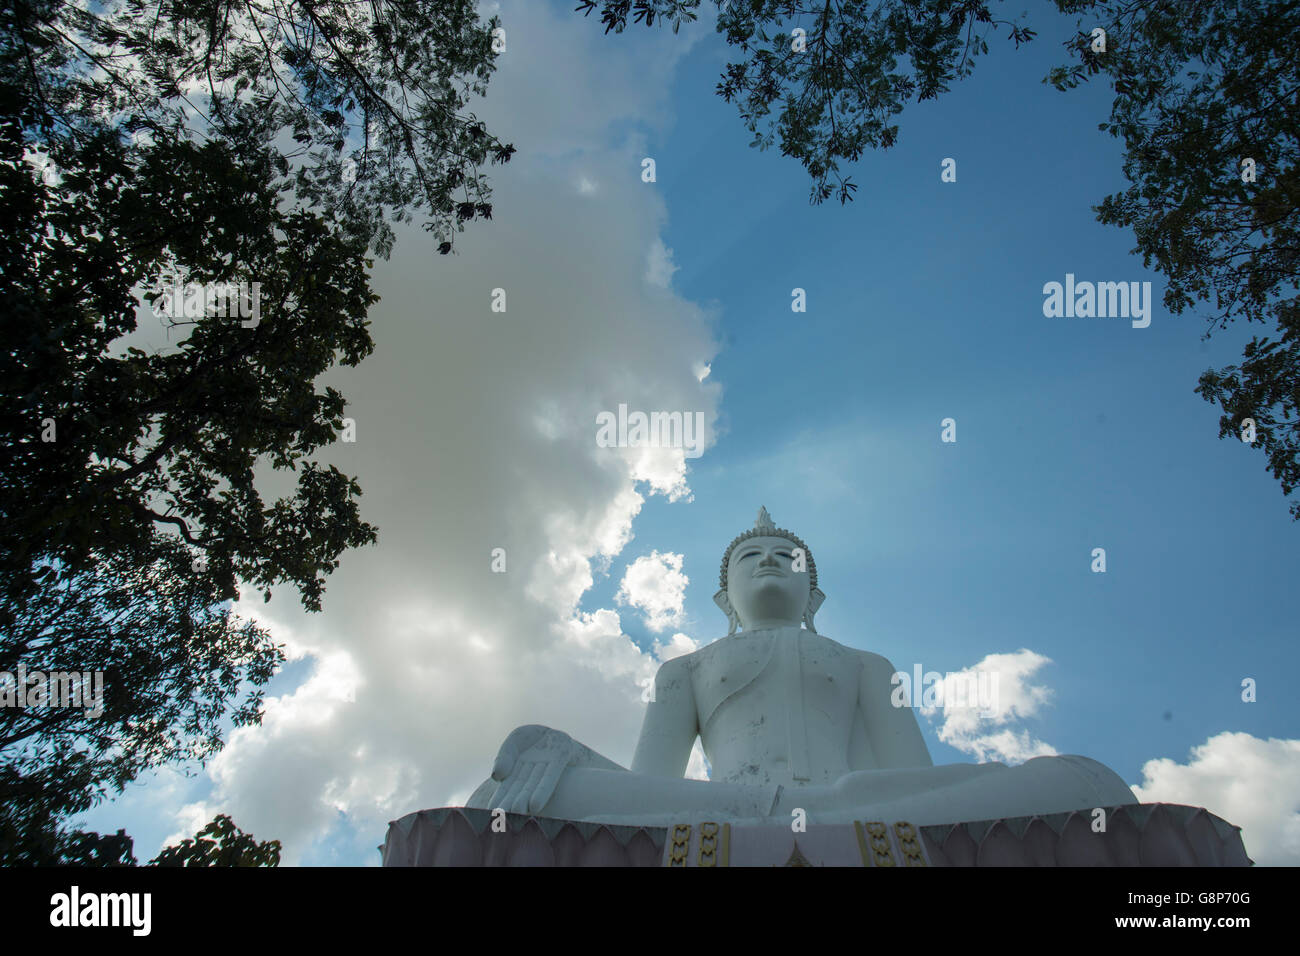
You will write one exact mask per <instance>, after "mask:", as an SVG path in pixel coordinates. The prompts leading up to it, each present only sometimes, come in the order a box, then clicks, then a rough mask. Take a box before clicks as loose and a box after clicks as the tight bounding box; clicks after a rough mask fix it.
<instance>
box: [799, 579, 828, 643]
mask: <svg viewBox="0 0 1300 956" xmlns="http://www.w3.org/2000/svg"><path fill="white" fill-rule="evenodd" d="M825 600H826V595H825V594H823V593H822V589H821V588H813V589H812V590H811V591H809V592H808V609H807V610H806V611H804V612H803V623H804V626H805V627H807V628H808V630H810V631H812V632H813V633H814V634H816V633H817V629H816V628H815V627H813V615H814V614H816V613H817V609H818V608H819V607H821V606H822V602H823V601H825Z"/></svg>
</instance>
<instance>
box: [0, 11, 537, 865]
mask: <svg viewBox="0 0 1300 956" xmlns="http://www.w3.org/2000/svg"><path fill="white" fill-rule="evenodd" d="M495 27H496V21H495V20H493V21H490V22H489V23H488V24H484V23H482V22H481V21H480V20H479V19H478V17H477V15H476V13H475V9H474V4H473V3H472V2H470V0H435V2H428V0H423V2H416V0H389V2H376V3H373V4H370V5H366V6H361V5H357V4H352V3H348V2H344V0H331V2H315V0H289V2H282V0H269V2H268V3H265V4H249V3H237V2H233V0H156V2H145V0H108V2H106V3H96V4H91V5H83V4H68V3H65V2H61V0H0V294H3V297H4V300H5V303H6V307H7V310H8V312H7V315H6V321H5V322H4V323H3V325H2V326H0V381H3V382H4V390H3V392H2V393H0V444H3V445H4V447H5V450H6V453H5V456H4V457H3V460H2V462H0V526H2V527H3V528H4V535H3V538H0V667H12V668H14V669H15V671H16V669H17V667H18V665H23V666H25V667H27V668H28V669H29V671H42V672H48V671H51V670H62V669H66V670H68V671H77V672H87V671H99V672H102V675H103V677H104V679H105V685H104V690H105V699H104V703H103V714H102V715H100V716H97V717H91V716H90V715H89V714H88V713H87V712H86V710H85V709H84V708H82V709H75V708H74V709H71V710H68V709H48V708H45V707H40V708H37V709H28V708H15V709H6V710H4V711H3V713H2V715H0V807H3V812H0V856H5V857H6V858H8V857H9V855H10V854H11V853H12V854H17V855H18V856H22V855H23V854H24V853H26V854H28V855H29V856H31V855H33V854H34V855H35V857H36V858H41V857H42V854H44V857H45V858H50V857H51V855H52V856H53V858H58V859H74V858H75V859H89V858H96V859H98V858H103V859H109V860H120V859H122V853H123V852H125V853H126V854H127V855H129V847H128V848H127V849H126V850H125V851H123V850H122V845H121V843H120V841H119V840H117V839H116V838H114V837H100V836H99V835H98V834H84V833H72V834H69V833H67V832H65V831H64V830H63V829H62V821H64V820H65V819H66V818H67V817H68V816H69V815H71V814H75V813H77V812H80V811H81V810H84V809H86V808H87V807H88V806H90V805H93V803H95V802H97V801H98V800H100V799H102V798H103V797H105V796H106V795H107V794H109V793H111V792H112V791H113V790H115V789H118V790H120V789H121V787H122V786H124V785H125V784H126V783H127V782H128V781H129V780H131V779H133V778H134V777H135V776H136V775H138V773H139V772H140V771H142V770H143V769H145V768H147V767H153V766H158V765H161V764H164V763H168V762H175V761H187V760H191V759H197V760H200V761H201V760H203V759H206V757H208V756H209V755H210V754H212V753H214V752H215V751H216V750H218V749H220V747H221V745H222V736H221V732H222V727H223V726H224V724H223V720H224V719H226V718H229V719H231V720H232V721H233V723H234V725H235V726H239V725H240V724H244V723H256V722H258V721H260V719H261V692H260V691H257V690H255V689H254V690H250V689H249V688H257V687H259V686H261V685H262V684H265V682H266V681H267V680H268V679H269V678H270V676H271V675H272V674H273V673H274V670H275V667H276V666H277V665H278V664H279V663H280V661H281V660H282V659H283V655H282V653H281V651H280V650H279V648H278V647H276V646H275V645H274V643H273V642H272V641H271V639H270V636H269V635H268V634H266V633H265V631H264V630H262V629H260V628H258V627H256V626H254V625H252V624H249V623H247V622H241V621H239V620H237V619H236V618H235V617H234V615H233V612H232V605H231V602H232V601H233V600H234V599H236V598H237V597H238V596H239V594H240V585H241V583H242V584H245V585H250V586H252V587H254V588H256V589H258V590H260V591H263V592H264V594H265V596H266V598H267V599H268V600H269V598H270V591H271V588H272V587H273V586H276V585H280V584H285V585H289V586H291V587H293V588H295V589H296V590H297V591H298V592H299V594H300V596H301V599H302V602H303V604H304V606H306V607H307V608H308V609H309V610H318V609H319V608H320V606H321V598H322V594H323V589H324V578H325V576H326V575H328V574H329V573H330V572H332V571H333V570H334V569H335V568H336V567H337V566H338V561H339V556H340V555H341V554H342V552H343V551H345V550H347V549H349V548H354V547H359V546H361V545H364V544H368V543H371V542H373V541H374V540H375V539H376V531H375V529H374V528H373V527H372V526H370V525H369V524H366V523H365V522H364V521H362V520H361V518H360V514H359V509H358V505H357V498H358V497H359V495H360V493H361V490H360V488H359V487H358V485H357V483H356V481H355V480H353V479H351V478H349V477H348V476H347V475H344V474H343V473H341V472H340V471H339V470H338V469H337V468H335V467H333V466H324V465H322V464H320V463H319V462H318V461H317V460H316V459H315V457H314V455H315V453H316V452H318V451H319V450H321V449H323V448H324V447H326V446H327V445H329V444H330V443H332V442H333V441H335V440H336V439H337V438H338V436H339V435H340V433H341V432H342V431H343V430H344V429H345V428H347V427H350V423H348V422H345V420H344V419H343V412H344V409H345V403H344V399H343V396H342V395H341V394H340V393H339V392H338V391H337V390H335V389H332V388H325V389H323V390H318V389H317V388H316V385H315V380H316V378H317V377H318V376H319V375H320V374H322V373H323V372H325V371H326V370H327V369H329V368H331V367H333V366H335V365H337V364H342V365H355V364H357V363H358V362H360V361H361V360H362V359H363V358H364V357H365V356H366V355H368V354H369V353H370V352H371V351H372V349H373V347H374V346H373V342H372V340H371V337H370V332H369V327H368V322H367V320H366V315H367V311H368V309H369V307H370V306H371V305H372V304H373V303H374V301H376V297H375V296H374V294H373V293H372V292H371V291H370V288H369V283H368V270H369V268H370V267H371V265H372V260H370V259H367V258H366V254H367V252H368V251H371V250H373V251H376V252H378V253H379V254H381V255H387V254H388V252H389V250H390V249H391V246H392V240H393V230H392V227H391V225H390V222H396V221H407V220H410V219H411V218H412V215H413V213H414V212H416V211H421V210H422V211H423V212H424V213H425V215H426V216H427V217H428V220H427V222H426V228H427V229H428V230H430V231H432V232H434V233H435V234H436V235H437V236H438V237H439V238H441V240H442V242H441V244H440V246H439V249H440V251H441V252H444V253H446V252H449V251H450V249H451V242H452V238H453V233H454V232H455V231H457V230H459V229H462V228H463V226H464V223H466V222H468V221H470V220H474V219H486V218H490V216H491V205H490V204H489V203H488V202H487V199H488V196H489V191H488V187H487V183H486V179H485V178H484V177H483V175H482V174H481V171H480V168H481V167H483V166H485V165H487V164H489V163H492V162H505V161H507V160H509V158H510V155H511V154H512V153H513V147H510V146H508V145H504V144H502V143H501V142H500V141H498V140H497V139H496V138H495V137H494V136H492V135H490V134H489V133H488V132H487V130H486V129H485V127H484V126H483V124H482V123H480V122H479V121H478V120H477V119H476V118H475V117H474V116H473V115H472V114H465V113H464V112H463V109H464V107H465V105H466V104H467V103H468V102H469V98H470V97H471V96H473V95H480V94H482V93H483V92H484V89H485V84H486V82H487V79H488V77H489V75H490V73H491V70H492V68H493V61H494V58H495V54H496V50H495V48H494V36H493V32H492V31H493V29H494V28H495ZM287 142H292V143H293V144H295V145H292V146H289V147H287V148H286V147H285V145H284V144H285V143H287ZM168 276H171V277H173V278H171V279H169V278H168ZM167 287H171V288H172V289H173V294H172V295H168V294H167V291H166V290H167ZM177 289H184V290H187V293H186V295H183V296H182V295H178V294H176V293H175V290H177ZM196 289H197V290H200V291H204V290H206V299H205V300H203V301H199V303H198V305H197V308H196V309H194V310H193V311H191V310H190V308H189V306H190V305H191V304H193V303H194V301H195V300H194V298H193V296H191V295H189V291H192V290H196ZM231 289H235V290H236V294H235V297H234V298H235V301H237V303H238V304H239V305H240V306H247V307H249V308H251V309H252V310H253V311H254V314H255V317H254V318H253V320H252V321H244V319H245V318H246V316H245V315H243V314H242V313H241V314H240V315H238V316H235V315H231V314H229V310H228V308H227V307H228V306H229V305H231V302H228V301H227V302H223V301H221V299H222V297H223V296H225V295H226V293H228V292H229V290H231ZM141 290H143V291H144V292H145V293H146V294H147V297H148V298H149V299H150V300H152V302H153V306H154V308H155V310H160V309H162V310H164V311H169V312H170V319H169V321H170V322H171V323H172V325H173V328H174V330H175V331H176V333H177V335H178V341H177V344H176V347H175V348H174V349H169V350H164V351H159V352H154V353H152V354H147V353H146V352H145V351H143V350H142V349H139V348H136V347H129V346H128V345H127V344H126V343H124V342H123V341H122V340H123V338H124V337H125V336H129V335H130V334H131V333H133V332H134V331H136V329H137V324H138V315H139V311H140V302H139V293H140V291H141ZM213 290H216V292H217V296H216V301H214V300H213V296H212V292H213ZM223 290H224V291H223ZM182 298H184V299H185V306H184V308H183V309H182V308H181V306H180V300H181V299H182ZM259 465H260V466H270V467H271V468H272V469H276V470H280V471H284V472H288V473H291V474H292V475H293V476H294V478H295V479H296V489H295V490H293V491H292V493H290V494H286V495H283V496H281V497H278V498H277V499H276V500H274V501H272V502H270V503H267V502H264V501H263V496H262V495H263V491H262V489H263V488H264V487H265V482H264V481H261V482H259V480H258V479H257V477H256V472H255V468H256V467H257V466H259ZM10 684H11V685H12V684H13V681H12V680H11V681H10ZM15 689H16V688H13V687H12V686H11V687H10V688H9V690H10V691H13V690H15ZM241 694H243V695H244V696H243V700H242V702H239V697H240V695H241Z"/></svg>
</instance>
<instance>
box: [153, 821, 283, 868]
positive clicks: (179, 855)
mask: <svg viewBox="0 0 1300 956" xmlns="http://www.w3.org/2000/svg"><path fill="white" fill-rule="evenodd" d="M149 865H150V866H279V865H280V841H279V840H267V841H266V842H264V843H259V842H257V840H255V839H254V838H253V835H252V834H251V833H245V832H244V831H243V830H241V829H239V827H237V826H235V824H234V821H232V820H231V819H230V817H228V816H226V815H225V814H218V815H217V817H216V818H215V819H214V820H213V821H212V822H211V823H209V824H208V825H207V826H205V827H204V828H203V829H202V830H200V831H199V832H198V833H197V834H195V836H194V839H192V840H182V841H181V842H180V843H179V844H178V845H176V846H169V847H167V848H166V849H165V850H163V851H162V852H161V853H159V854H158V856H157V857H155V858H154V859H153V860H151V861H150V863H149Z"/></svg>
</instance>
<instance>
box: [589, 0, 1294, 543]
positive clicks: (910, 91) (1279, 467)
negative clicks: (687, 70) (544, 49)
mask: <svg viewBox="0 0 1300 956" xmlns="http://www.w3.org/2000/svg"><path fill="white" fill-rule="evenodd" d="M1054 5H1055V7H1056V8H1057V10H1058V11H1059V12H1060V13H1064V14H1068V15H1074V16H1076V17H1077V22H1076V29H1075V31H1074V32H1073V33H1070V34H1068V35H1066V36H1065V37H1064V38H1063V40H1062V44H1063V46H1064V48H1065V51H1066V54H1067V56H1068V62H1067V63H1065V64H1064V65H1061V66H1059V67H1057V68H1055V69H1053V70H1052V71H1051V72H1050V73H1049V75H1048V76H1047V77H1046V78H1045V80H1044V82H1048V83H1051V84H1053V85H1054V86H1056V87H1057V88H1058V89H1061V90H1069V89H1072V88H1074V87H1077V86H1078V85H1079V84H1081V83H1084V82H1088V81H1089V80H1091V79H1093V78H1099V79H1104V80H1105V81H1106V82H1108V83H1109V84H1110V86H1111V88H1112V89H1113V91H1114V100H1113V104H1112V109H1111V115H1110V118H1109V121H1108V122H1105V123H1102V124H1101V125H1100V129H1101V130H1102V131H1104V132H1107V133H1109V134H1111V135H1112V136H1115V137H1117V138H1119V139H1121V140H1122V141H1123V143H1124V173H1125V175H1126V177H1127V178H1128V180H1129V181H1130V183H1131V184H1132V185H1131V186H1130V187H1129V188H1128V189H1127V190H1125V191H1124V192H1122V193H1118V194H1116V195H1111V196H1107V197H1105V198H1104V199H1103V200H1102V201H1101V203H1100V204H1099V205H1098V206H1096V207H1094V209H1095V211H1096V213H1097V217H1098V220H1099V221H1101V222H1103V223H1108V224H1111V225H1117V226H1124V227H1129V228H1132V230H1133V234H1134V236H1135V238H1136V241H1137V245H1136V248H1135V249H1134V251H1135V252H1138V253H1140V254H1141V255H1142V256H1143V259H1144V260H1145V262H1146V264H1147V265H1148V266H1150V265H1153V264H1154V266H1155V268H1157V269H1158V270H1159V271H1160V272H1161V273H1163V274H1164V275H1165V276H1166V277H1167V279H1168V286H1167V290H1166V293H1165V299H1164V301H1165V305H1166V307H1167V308H1168V309H1169V310H1170V311H1171V312H1173V313H1181V312H1183V311H1185V310H1187V309H1189V308H1198V307H1208V308H1209V309H1210V310H1212V314H1211V315H1210V316H1209V317H1208V323H1209V325H1208V328H1207V331H1206V335H1207V336H1208V335H1209V334H1210V333H1211V332H1213V331H1214V330H1215V329H1216V328H1222V327H1224V326H1225V325H1226V324H1228V323H1231V322H1234V321H1236V320H1237V319H1243V320H1245V321H1247V322H1259V323H1262V324H1264V325H1266V326H1270V327H1271V329H1272V331H1271V332H1270V333H1268V334H1264V335H1260V336H1256V337H1255V338H1253V339H1252V340H1251V342H1250V343H1249V344H1248V345H1247V346H1246V347H1245V351H1244V354H1243V357H1242V361H1241V362H1240V363H1239V364H1236V365H1231V366H1228V367H1226V368H1222V369H1218V370H1214V369H1211V370H1208V371H1206V372H1205V373H1204V374H1203V375H1202V376H1201V380H1200V384H1199V386H1198V387H1197V389H1196V391H1197V392H1198V393H1199V394H1201V395H1202V396H1203V397H1204V398H1205V399H1206V400H1207V401H1210V402H1217V403H1218V404H1219V406H1220V408H1221V409H1222V411H1223V415H1222V416H1221V418H1220V423H1219V424H1220V428H1219V434H1220V437H1239V436H1240V435H1241V430H1242V423H1243V421H1244V420H1245V419H1247V418H1250V419H1252V420H1253V421H1254V422H1255V425H1256V435H1257V440H1256V446H1257V447H1258V448H1260V449H1261V450H1262V451H1263V452H1264V453H1265V456H1266V461H1267V467H1268V469H1269V471H1270V472H1271V473H1272V474H1273V475H1274V476H1275V477H1276V478H1277V479H1278V480H1279V482H1280V484H1281V486H1282V491H1283V493H1284V494H1286V495H1290V494H1291V493H1292V492H1293V491H1294V490H1295V489H1296V488H1297V487H1300V299H1298V298H1297V293H1298V291H1300V287H1298V284H1297V280H1298V278H1300V269H1298V260H1297V257H1298V256H1300V251H1298V250H1300V245H1298V243H1297V228H1300V174H1298V173H1297V170H1296V158H1297V150H1298V149H1300V77H1298V76H1297V71H1298V70H1300V57H1297V55H1296V53H1297V50H1300V6H1297V4H1295V3H1294V2H1290V0H1262V2H1252V3H1245V2H1241V0H1145V2H1143V0H1055V4H1054ZM716 6H717V7H718V17H717V29H718V32H719V33H722V34H724V35H725V37H726V40H727V43H728V44H729V45H730V46H732V47H734V48H738V51H739V53H740V54H741V56H740V57H739V58H738V59H737V61H736V62H733V63H730V64H728V65H727V67H726V70H725V72H724V73H723V75H722V77H721V81H720V82H719V84H718V93H719V95H721V96H722V97H723V98H724V99H725V100H727V101H729V102H735V103H736V104H737V107H738V109H739V112H740V116H741V119H742V121H743V122H744V124H745V126H746V128H747V129H748V130H749V131H750V132H751V133H753V134H754V140H753V142H752V144H751V145H754V146H757V147H759V148H764V149H765V148H768V147H769V146H771V145H773V143H774V142H776V141H778V140H779V142H780V147H781V152H782V153H783V154H784V155H787V156H791V157H794V158H796V159H798V160H799V161H800V163H802V165H803V166H804V168H805V169H806V170H807V171H808V173H809V175H810V177H811V178H812V195H811V198H812V201H813V202H814V203H820V202H822V201H824V200H826V199H828V198H830V197H831V196H832V195H834V196H837V197H838V198H839V200H840V201H841V202H842V203H843V202H848V201H850V200H851V199H852V198H853V193H854V191H855V190H856V189H857V186H856V185H855V184H854V183H853V182H852V181H851V179H850V178H849V177H846V176H843V175H842V174H841V165H842V164H843V163H845V162H853V161H855V160H857V159H858V158H859V157H860V156H861V155H862V153H863V152H864V151H865V150H866V149H868V148H881V149H884V148H888V147H890V146H892V145H894V143H895V142H897V138H898V134H899V127H898V125H897V124H895V123H894V122H893V120H894V119H895V118H896V117H897V116H898V115H899V114H900V113H902V111H903V110H904V108H905V106H906V105H907V103H908V102H909V101H910V100H912V99H915V100H916V101H921V100H926V99H931V98H934V97H937V96H938V95H940V94H942V93H944V92H947V91H948V90H949V89H950V87H951V84H952V83H953V82H955V81H956V80H959V79H961V78H963V77H966V76H969V75H970V73H971V71H972V69H973V67H974V64H975V62H976V59H977V57H979V56H981V55H983V54H986V53H988V51H989V39H990V38H991V37H997V36H998V35H1002V36H1003V37H1004V43H1003V45H1004V46H1006V45H1007V42H1006V41H1009V43H1010V45H1011V46H1013V47H1015V48H1018V47H1019V46H1020V45H1021V44H1023V43H1025V42H1027V41H1029V40H1032V39H1033V38H1034V37H1035V36H1036V35H1037V34H1036V32H1035V31H1034V30H1031V29H1029V28H1028V27H1027V26H1026V25H1023V24H1022V23H1021V22H1019V21H1018V20H1014V19H1004V18H1000V17H998V16H997V15H996V14H995V10H996V9H998V8H999V7H1000V6H1001V5H1000V4H996V3H992V2H985V0H744V2H733V0H717V2H716ZM699 7H700V2H699V0H579V3H578V6H577V8H576V9H577V11H578V12H581V13H583V14H584V15H587V14H590V13H591V12H592V11H593V10H596V9H599V10H600V19H601V22H602V23H603V24H604V26H605V31H606V32H607V33H609V32H621V31H622V30H624V29H625V28H626V27H627V25H628V23H629V22H632V23H640V24H644V25H646V26H649V25H652V24H655V23H664V22H670V23H672V24H673V26H674V28H676V27H678V26H680V24H681V23H683V22H687V21H690V20H694V19H695V18H696V16H697V12H696V11H697V10H698V9H699ZM1097 28H1101V29H1102V30H1104V31H1105V38H1104V42H1098V37H1097V36H1096V35H1094V30H1096V29H1097ZM795 30H801V31H803V32H804V34H805V36H804V37H803V38H802V43H800V42H796V40H797V39H799V38H797V37H796V36H795V35H794V32H793V31H795ZM801 47H802V48H801ZM1245 159H1250V160H1252V161H1253V169H1254V171H1255V177H1256V178H1255V181H1253V182H1252V181H1247V180H1248V177H1246V176H1244V174H1245V172H1246V169H1245V166H1244V165H1243V160H1245ZM1291 513H1292V516H1293V517H1294V518H1295V519H1296V520H1300V501H1297V502H1295V503H1294V504H1292V505H1291Z"/></svg>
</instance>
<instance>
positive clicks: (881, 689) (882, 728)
mask: <svg viewBox="0 0 1300 956" xmlns="http://www.w3.org/2000/svg"><path fill="white" fill-rule="evenodd" d="M859 654H860V655H861V659H862V671H861V673H860V675H859V677H858V713H857V717H858V720H860V721H861V724H862V727H861V728H855V729H854V731H855V735H856V734H858V733H865V735H866V738H867V744H868V746H869V747H870V751H871V756H872V757H873V758H874V761H875V763H874V766H873V767H871V768H870V769H876V770H888V769H893V768H896V767H932V766H934V761H933V760H931V759H930V751H929V750H928V749H927V748H926V746H925V738H924V737H922V736H921V726H920V724H918V723H917V722H916V713H915V712H914V711H913V710H912V708H910V707H895V706H894V705H893V703H892V702H891V700H890V696H891V692H892V690H893V684H892V683H891V682H890V678H891V677H893V674H894V665H893V664H891V663H889V661H887V660H886V659H885V658H883V657H881V656H880V655H879V654H872V653H870V652H869V651H859ZM855 756H858V755H855V754H854V753H853V752H852V751H850V761H851V762H850V766H853V763H852V761H853V759H854V757H855ZM859 759H860V757H859ZM854 769H855V770H856V769H859V768H858V767H856V766H855V767H854ZM862 769H866V768H862Z"/></svg>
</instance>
